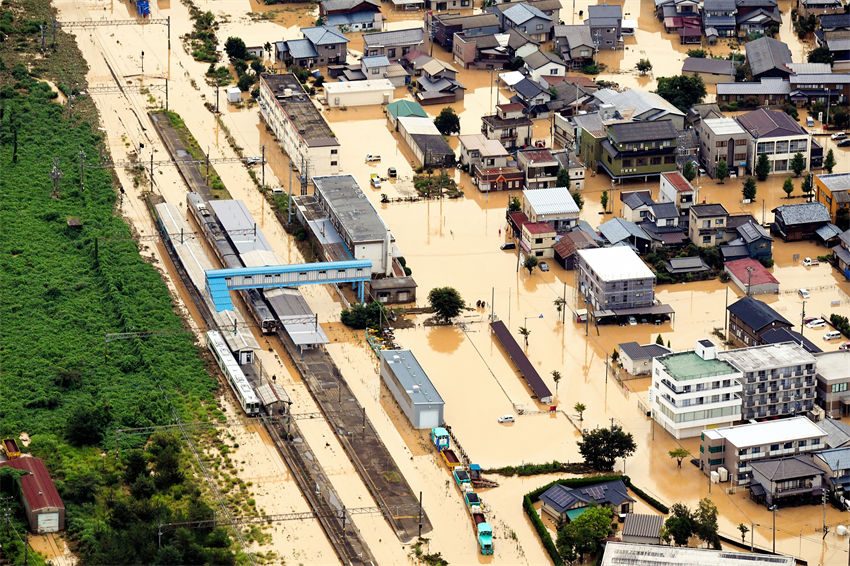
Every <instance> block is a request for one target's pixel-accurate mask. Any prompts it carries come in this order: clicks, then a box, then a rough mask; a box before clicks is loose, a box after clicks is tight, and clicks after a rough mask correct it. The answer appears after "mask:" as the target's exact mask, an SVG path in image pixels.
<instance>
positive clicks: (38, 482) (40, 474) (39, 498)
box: [0, 456, 65, 534]
mask: <svg viewBox="0 0 850 566" xmlns="http://www.w3.org/2000/svg"><path fill="white" fill-rule="evenodd" d="M0 466H7V467H10V468H15V469H16V470H21V471H23V472H26V473H25V474H24V475H23V476H21V478H20V480H19V481H20V486H21V502H22V503H23V505H24V510H25V511H26V513H27V521H28V522H29V526H30V530H31V531H32V532H34V533H38V534H43V533H55V532H58V531H62V530H64V529H65V504H64V503H62V498H60V497H59V492H58V491H56V486H55V485H54V484H53V479H51V477H50V473H49V472H48V471H47V467H46V466H45V465H44V462H42V461H41V459H40V458H33V457H29V456H23V457H21V458H15V459H14V460H8V461H6V462H0Z"/></svg>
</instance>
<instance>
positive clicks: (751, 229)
mask: <svg viewBox="0 0 850 566" xmlns="http://www.w3.org/2000/svg"><path fill="white" fill-rule="evenodd" d="M737 232H738V234H740V236H741V238H742V239H743V240H744V241H745V242H746V243H748V244H751V243H753V242H755V241H758V240H761V239H767V240H773V237H772V236H771V235H770V234H768V233H767V230H765V229H764V228H763V227H761V226H759V225H758V224H756V223H755V222H752V221H747V222H745V223H744V224H741V225H740V226H738V228H737Z"/></svg>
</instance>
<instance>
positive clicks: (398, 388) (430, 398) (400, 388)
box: [381, 350, 445, 429]
mask: <svg viewBox="0 0 850 566" xmlns="http://www.w3.org/2000/svg"><path fill="white" fill-rule="evenodd" d="M381 378H382V379H383V380H384V383H386V385H387V388H388V389H389V390H390V392H391V393H392V394H393V397H395V400H396V401H397V402H398V405H399V407H401V410H402V411H403V412H404V414H405V415H407V419H408V420H409V421H410V424H411V425H413V428H419V429H430V428H434V427H436V426H442V425H443V407H444V405H445V403H444V401H443V398H442V397H440V394H439V393H438V392H437V389H436V388H435V387H434V384H433V383H431V380H430V379H428V376H427V375H426V374H425V370H423V369H422V366H420V365H419V362H418V361H417V360H416V356H414V355H413V352H411V351H410V350H381Z"/></svg>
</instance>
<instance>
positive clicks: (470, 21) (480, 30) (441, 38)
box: [425, 0, 501, 51]
mask: <svg viewBox="0 0 850 566" xmlns="http://www.w3.org/2000/svg"><path fill="white" fill-rule="evenodd" d="M460 1H466V2H471V0H460ZM425 22H426V27H427V29H428V30H429V32H430V37H432V38H433V39H434V42H435V43H437V44H438V45H439V46H440V47H442V48H443V49H445V50H446V51H452V50H453V49H452V47H453V45H454V36H455V34H456V33H460V34H463V36H464V37H465V38H467V39H468V38H474V37H480V36H487V35H490V36H492V35H493V34H495V33H499V32H500V31H501V25H500V23H499V18H498V16H496V15H495V14H490V13H484V14H473V15H459V14H438V13H433V12H430V13H428V14H426V20H425Z"/></svg>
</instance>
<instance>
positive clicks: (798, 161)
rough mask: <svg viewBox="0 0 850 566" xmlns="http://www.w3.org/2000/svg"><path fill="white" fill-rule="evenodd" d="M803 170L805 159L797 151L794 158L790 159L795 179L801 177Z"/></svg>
mask: <svg viewBox="0 0 850 566" xmlns="http://www.w3.org/2000/svg"><path fill="white" fill-rule="evenodd" d="M805 169H806V158H805V157H803V154H802V153H800V152H799V151H798V152H797V153H795V154H794V157H792V158H791V171H793V172H794V176H795V177H799V176H800V175H802V173H803V171H805Z"/></svg>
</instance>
